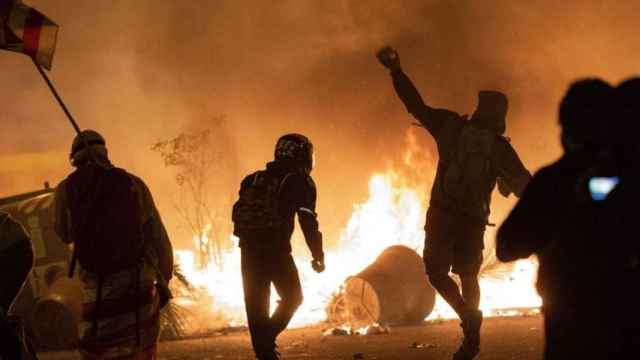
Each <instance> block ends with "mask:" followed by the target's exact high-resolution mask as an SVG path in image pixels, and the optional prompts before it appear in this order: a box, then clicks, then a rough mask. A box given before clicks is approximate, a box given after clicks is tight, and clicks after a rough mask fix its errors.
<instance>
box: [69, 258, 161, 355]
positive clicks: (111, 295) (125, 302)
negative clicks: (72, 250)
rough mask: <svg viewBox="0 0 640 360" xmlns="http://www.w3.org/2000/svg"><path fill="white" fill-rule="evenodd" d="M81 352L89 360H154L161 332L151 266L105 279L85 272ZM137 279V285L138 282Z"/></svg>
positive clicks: (126, 271) (156, 293)
mask: <svg viewBox="0 0 640 360" xmlns="http://www.w3.org/2000/svg"><path fill="white" fill-rule="evenodd" d="M80 276H81V278H82V281H83V285H84V286H83V297H84V299H83V306H82V319H81V321H80V323H79V329H78V332H79V338H80V352H81V353H82V355H83V358H84V359H86V360H94V359H95V360H98V359H109V360H138V359H139V360H153V359H156V345H157V340H158V335H159V332H160V301H159V296H158V291H157V289H156V283H157V277H156V273H155V270H154V269H153V268H152V267H151V266H149V265H148V264H144V265H143V266H141V267H140V269H136V268H133V269H130V270H125V271H122V272H120V273H117V274H114V275H110V276H108V277H106V278H103V279H102V289H101V294H100V301H99V302H97V301H96V299H97V296H98V281H97V277H96V276H95V275H92V274H89V273H86V272H81V274H80ZM136 278H137V281H136Z"/></svg>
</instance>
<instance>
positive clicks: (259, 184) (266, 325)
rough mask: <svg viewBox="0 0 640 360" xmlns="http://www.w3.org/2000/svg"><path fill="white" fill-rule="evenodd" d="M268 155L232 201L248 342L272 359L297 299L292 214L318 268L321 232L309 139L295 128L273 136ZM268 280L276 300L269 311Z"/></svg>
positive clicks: (265, 359) (262, 357)
mask: <svg viewBox="0 0 640 360" xmlns="http://www.w3.org/2000/svg"><path fill="white" fill-rule="evenodd" d="M274 158H275V159H274V160H273V161H271V162H269V163H268V164H267V166H266V169H264V170H260V171H256V172H254V173H252V174H250V175H248V176H247V177H245V178H244V180H243V181H242V183H241V185H240V192H239V199H238V201H237V202H236V203H235V204H234V206H233V213H232V218H233V222H234V234H235V235H236V236H238V237H239V238H240V244H239V245H240V248H241V267H242V283H243V287H244V300H245V307H246V311H247V321H248V324H249V332H250V334H251V343H252V345H253V349H254V351H255V354H256V356H257V358H258V359H260V360H273V359H278V358H279V354H278V352H277V351H276V343H275V341H276V338H277V337H278V335H279V334H280V333H281V332H282V331H284V330H285V329H286V328H287V325H288V324H289V322H290V321H291V318H292V317H293V315H294V313H295V311H296V310H297V309H298V307H299V306H300V305H301V304H302V300H303V296H302V287H301V285H300V279H299V277H298V270H297V268H296V265H295V262H294V260H293V257H292V256H291V235H292V233H293V230H294V226H295V224H294V220H295V216H296V215H297V216H298V221H299V223H300V227H301V228H302V233H303V234H304V238H305V240H306V243H307V246H308V247H309V249H310V251H311V256H312V258H313V260H312V262H311V266H312V267H313V269H314V270H315V271H316V272H319V273H320V272H322V271H324V252H323V250H322V233H321V232H320V231H319V225H318V220H317V214H316V212H315V208H316V197H317V193H316V186H315V183H314V181H313V179H312V178H311V176H310V173H311V170H312V169H313V165H314V164H313V162H314V160H313V159H314V155H313V145H312V144H311V142H310V141H309V139H308V138H307V137H305V136H303V135H300V134H287V135H283V136H282V137H280V139H278V142H277V144H276V148H275V151H274ZM271 284H273V286H274V287H275V289H276V291H277V292H278V295H279V296H280V301H279V302H278V306H277V308H276V310H275V311H274V312H273V314H272V315H270V311H269V310H270V309H269V304H270V297H271Z"/></svg>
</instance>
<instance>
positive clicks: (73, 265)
mask: <svg viewBox="0 0 640 360" xmlns="http://www.w3.org/2000/svg"><path fill="white" fill-rule="evenodd" d="M31 60H33V65H35V66H36V69H38V72H39V73H40V75H42V78H43V79H44V81H45V82H46V83H47V85H48V86H49V89H50V90H51V92H52V93H53V96H55V98H56V100H58V104H60V107H62V110H63V111H64V113H65V115H67V119H69V122H71V126H73V129H74V130H75V131H76V133H77V134H78V135H80V133H81V131H80V127H79V126H78V123H77V122H76V121H75V119H74V118H73V116H72V115H71V113H70V112H69V109H68V108H67V105H65V103H64V101H62V98H61V97H60V95H59V94H58V91H57V90H56V88H55V87H54V86H53V83H52V82H51V80H49V77H48V76H47V73H45V72H44V70H43V69H42V67H41V66H40V65H39V64H38V62H37V61H36V59H35V58H33V57H31ZM80 140H81V141H82V142H83V143H84V146H85V147H86V148H87V150H88V151H89V156H90V157H92V158H94V154H93V151H92V150H91V147H90V146H89V143H88V142H87V140H86V139H85V138H84V137H83V136H81V137H80ZM76 249H77V248H76V247H75V246H74V247H73V253H72V255H71V262H70V264H69V273H68V274H67V276H69V278H72V277H73V274H74V273H75V269H76V261H77V253H76Z"/></svg>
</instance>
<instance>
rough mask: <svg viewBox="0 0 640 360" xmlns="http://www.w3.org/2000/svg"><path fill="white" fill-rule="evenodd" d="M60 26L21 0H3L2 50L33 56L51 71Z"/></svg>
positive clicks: (0, 18) (0, 4) (0, 22)
mask: <svg viewBox="0 0 640 360" xmlns="http://www.w3.org/2000/svg"><path fill="white" fill-rule="evenodd" d="M57 36H58V25H56V24H55V23H54V22H53V21H51V20H49V19H48V18H47V17H46V16H44V15H42V13H40V12H39V11H37V10H36V9H34V8H31V7H29V6H27V5H25V4H23V3H22V2H21V1H19V0H0V49H5V50H9V51H15V52H19V53H23V54H27V55H29V56H31V57H32V58H33V59H34V60H35V61H36V62H37V63H38V64H39V65H42V66H43V67H45V68H46V69H47V70H51V62H52V61H53V53H54V52H55V49H56V38H57Z"/></svg>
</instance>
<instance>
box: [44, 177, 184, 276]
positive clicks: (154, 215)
mask: <svg viewBox="0 0 640 360" xmlns="http://www.w3.org/2000/svg"><path fill="white" fill-rule="evenodd" d="M129 175H130V176H131V179H132V180H133V186H134V188H135V189H136V193H137V194H138V197H139V203H140V209H141V219H140V221H141V223H142V230H143V237H144V241H145V243H146V246H147V252H146V255H147V256H146V258H147V260H148V261H150V262H152V265H153V266H154V268H156V269H157V270H158V272H160V274H161V275H162V276H163V277H164V279H165V280H166V281H169V280H170V279H171V278H172V277H173V247H172V245H171V240H170V239H169V235H168V234H167V231H166V229H165V227H164V224H163V222H162V218H161V217H160V213H159V212H158V209H157V208H156V205H155V202H154V200H153V196H152V195H151V191H150V190H149V188H148V187H147V185H146V184H145V183H144V181H142V179H140V178H139V177H137V176H135V175H133V174H130V173H129ZM68 196H69V195H68V194H67V179H65V180H63V181H62V182H60V184H59V185H58V186H57V188H56V192H55V221H54V229H55V231H56V234H58V236H59V237H60V239H61V240H62V241H64V242H65V243H72V242H73V239H72V238H71V233H70V229H69V223H70V220H69V218H68V216H69V210H68V209H69V199H68Z"/></svg>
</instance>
